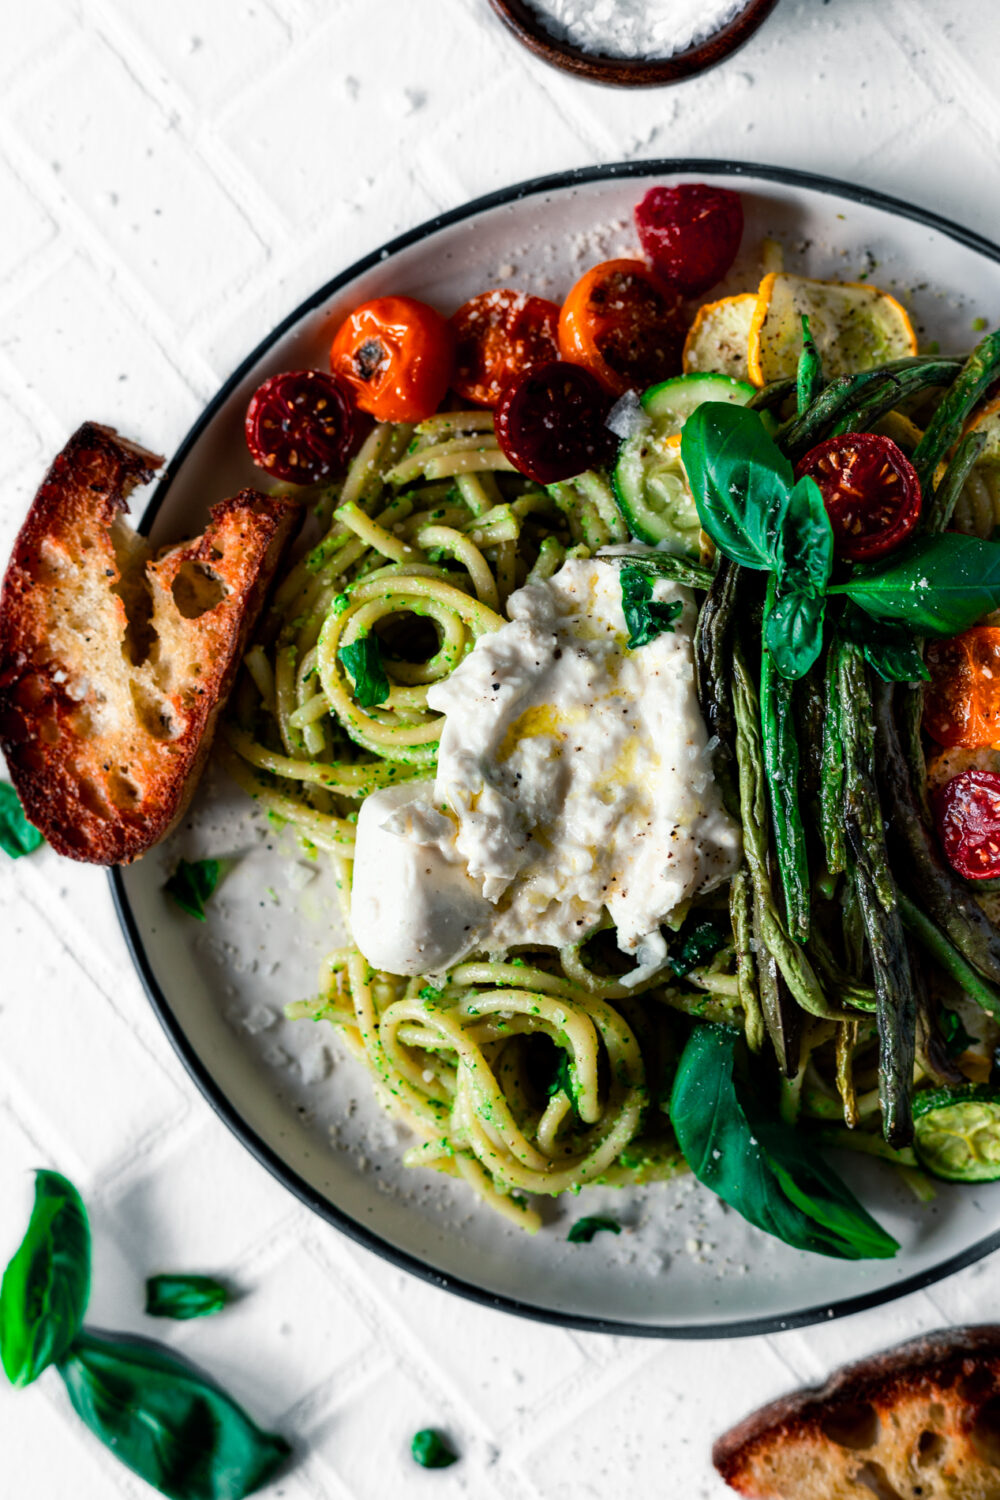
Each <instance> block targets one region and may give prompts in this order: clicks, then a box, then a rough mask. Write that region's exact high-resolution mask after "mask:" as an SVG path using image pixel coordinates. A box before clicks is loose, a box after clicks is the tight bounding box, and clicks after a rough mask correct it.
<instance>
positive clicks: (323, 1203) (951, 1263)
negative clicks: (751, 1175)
mask: <svg viewBox="0 0 1000 1500" xmlns="http://www.w3.org/2000/svg"><path fill="white" fill-rule="evenodd" d="M690 173H700V174H709V175H712V176H717V177H720V176H725V177H737V178H739V177H753V178H757V179H758V180H763V181H769V182H777V183H781V184H782V185H784V186H786V187H801V188H806V189H809V190H811V191H813V192H819V193H826V194H829V195H831V196H835V197H838V198H846V199H849V200H850V201H852V202H854V203H859V204H862V205H863V206H865V207H869V208H878V209H882V210H884V211H885V212H888V213H890V214H893V215H894V216H896V217H897V218H904V219H910V220H912V221H913V222H914V223H917V224H921V225H923V226H924V227H925V228H927V229H932V230H935V231H937V232H938V233H940V234H943V235H945V236H947V238H949V239H952V240H956V241H957V242H958V243H959V244H962V245H965V246H966V247H967V248H969V249H970V250H974V251H976V252H978V253H979V254H980V255H982V256H984V257H985V258H986V259H988V260H993V261H996V262H997V263H998V264H1000V246H998V245H995V244H994V243H993V242H992V241H991V240H988V239H986V238H985V237H984V236H983V235H980V234H976V233H975V232H974V231H973V230H970V229H966V228H964V227H963V226H962V225H960V224H956V223H954V222H953V221H952V220H950V219H946V218H943V217H942V216H941V215H940V214H936V213H932V212H931V211H930V210H928V209H922V208H917V207H915V206H914V205H913V204H911V203H906V202H905V201H903V200H902V199H899V198H893V197H890V196H889V195H888V194H886V193H880V192H876V191H875V190H874V189H869V188H863V187H858V186H855V185H854V184H852V183H846V182H841V181H839V180H838V179H837V178H835V177H824V176H820V175H818V174H816V173H813V172H802V171H797V170H796V169H794V168H791V167H771V166H760V165H758V164H756V163H754V162H740V161H713V160H711V159H701V158H691V159H687V158H685V159H677V160H655V161H627V162H610V163H607V164H606V165H603V166H593V167H578V168H574V169H571V170H569V171H565V172H556V173H553V174H551V175H550V176H546V177H533V178H529V179H528V180H527V181H525V182H519V183H516V184H514V186H512V187H508V188H501V189H500V190H499V191H497V192H493V193H487V194H485V195H484V196H483V197H481V198H475V199H473V200H472V201H471V202H469V203H467V204H465V205H463V206H462V207H461V208H454V209H450V210H449V211H448V212H447V213H443V214H439V215H438V216H437V217H436V218H433V219H428V220H427V221H426V222H425V223H423V224H420V225H418V226H417V228H415V229H411V230H408V231H407V232H406V233H405V234H401V235H399V236H397V238H396V239H393V240H390V241H389V242H388V243H387V244H385V245H384V246H381V247H379V248H378V249H377V250H374V251H372V252H371V254H369V255H366V256H364V257H362V259H360V260H358V261H355V262H354V264H353V265H351V266H349V267H348V268H347V269H346V270H345V271H341V272H340V274H339V275H337V276H334V277H333V278H332V279H331V280H330V281H328V282H326V283H325V284H324V285H323V286H321V287H320V288H319V290H318V291H316V292H314V293H313V294H312V295H311V296H310V297H307V298H306V299H305V301H304V302H302V303H300V304H299V306H298V307H296V308H295V309H294V311H293V312H291V313H289V314H288V316H287V317H286V318H284V319H283V320H282V322H280V323H279V324H278V325H277V326H276V327H275V328H274V329H272V331H271V332H270V333H269V334H268V335H267V337H266V338H264V339H262V340H261V342H260V343H259V344H258V345H257V347H256V348H255V349H254V350H253V351H252V352H251V353H250V354H248V355H247V357H246V359H244V360H243V362H242V363H241V364H240V365H239V366H238V368H237V369H236V370H235V371H234V372H233V374H232V375H230V377H229V379H228V380H227V381H226V382H225V384H224V385H223V386H222V387H221V388H220V390H219V391H218V392H217V393H216V395H215V396H214V397H213V399H212V400H211V401H210V402H209V403H208V405H207V406H206V407H205V409H204V411H203V412H202V414H201V416H200V417H199V418H198V420H197V421H196V422H195V424H194V426H193V427H192V428H191V429H190V431H189V432H188V434H187V436H186V437H185V438H184V440H183V442H182V443H181V445H180V447H179V448H178V449H177V452H176V453H175V454H174V456H173V457H172V459H171V460H170V462H169V464H168V465H167V467H166V469H165V471H164V473H163V477H162V478H161V479H160V481H159V483H158V485H157V487H156V489H155V490H154V492H153V494H152V496H151V498H150V501H149V504H148V505H147V507H146V510H145V512H144V514H143V517H142V521H141V523H140V525H141V529H142V530H143V531H148V529H149V527H150V526H151V524H152V522H153V520H154V518H155V516H156V515H157V512H158V511H159V509H160V506H161V505H162V504H163V501H164V500H165V499H166V496H167V494H168V492H169V490H170V487H171V485H172V483H173V481H174V479H175V478H176V476H177V474H178V473H179V471H180V469H181V467H182V465H183V464H184V462H185V460H186V458H187V455H188V454H189V452H190V451H191V449H192V447H193V446H194V444H195V443H196V442H197V440H198V438H199V437H200V436H201V434H202V432H203V431H204V430H205V428H206V427H207V426H208V424H209V423H210V422H211V421H212V419H213V418H214V417H215V415H216V413H217V412H218V411H219V409H220V407H221V406H222V405H223V404H224V403H225V402H226V401H227V400H228V398H229V396H230V394H231V392H232V391H233V390H234V389H235V388H236V387H237V386H238V385H239V384H240V382H241V381H242V380H243V379H244V378H245V377H246V375H247V374H248V372H249V371H250V370H252V369H253V367H254V365H256V364H257V362H258V360H260V359H261V358H262V357H263V356H264V355H265V354H266V353H267V352H268V350H269V349H271V348H272V347H273V345H274V344H275V343H276V342H277V341H278V340H279V339H280V338H281V337H282V336H283V335H284V334H285V333H287V332H288V330H289V329H290V328H292V327H294V325H295V324H297V323H298V322H299V321H300V319H302V318H303V317H304V316H305V315H306V314H307V313H310V312H312V311H314V310H315V309H316V308H317V307H319V306H320V305H321V304H322V303H324V302H326V301H327V300H328V299H329V298H330V297H331V296H332V295H333V294H334V293H335V292H337V291H339V290H340V289H341V287H344V286H346V285H348V284H349V283H350V282H352V281H354V280H355V279H356V278H357V277H359V276H361V275H362V274H363V273H364V272H365V271H367V270H369V269H371V267H373V266H376V265H379V264H380V263H381V262H383V261H385V260H387V259H389V258H391V257H392V256H393V255H395V254H397V253H398V252H399V251H401V250H404V249H406V248H407V246H409V245H413V244H416V243H417V241H419V240H422V239H426V238H427V237H428V236H429V235H432V234H435V233H437V231H438V230H441V229H445V228H447V227H449V226H450V225H452V224H459V223H461V222H462V221H463V220H464V219H470V218H473V217H475V215H476V214H480V213H484V212H487V211H488V210H490V209H493V208H500V207H503V206H504V205H505V204H509V203H515V202H518V201H520V200H521V199H524V198H534V197H537V196H539V195H542V194H545V193H546V192H561V191H563V190H565V189H566V188H574V187H583V186H586V185H588V184H590V183H594V182H603V181H606V180H607V179H610V178H629V177H650V176H656V177H671V176H676V175H678V174H685V175H686V174H690ZM109 879H110V882H111V892H112V898H113V900H114V904H115V910H116V912H117V915H118V921H119V923H120V924H121V928H122V932H123V934H124V936H125V941H126V943H127V945H128V949H129V952H130V954H131V957H132V961H133V963H134V964H135V967H136V970H137V972H138V974H139V977H140V979H141V980H142V983H143V986H144V987H145V990H146V993H147V995H148V996H149V1000H150V1003H151V1004H152V1007H153V1010H154V1011H155V1012H156V1015H157V1016H158V1018H159V1020H160V1023H161V1025H162V1026H163V1029H164V1030H165V1031H166V1033H167V1036H168V1038H169V1039H170V1042H171V1044H172V1045H173V1048H174V1050H175V1052H176V1053H177V1055H178V1056H179V1058H180V1059H181V1062H182V1063H183V1064H184V1066H185V1068H186V1069H187V1071H188V1073H189V1074H190V1075H191V1077H192V1078H193V1079H194V1081H195V1083H196V1084H197V1086H198V1088H199V1089H200V1090H201V1092H202V1094H203V1095H204V1097H205V1098H206V1099H207V1101H208V1103H209V1104H210V1105H211V1106H212V1108H213V1109H214V1111H215V1113H216V1114H217V1115H218V1116H219V1117H220V1118H221V1119H222V1120H223V1121H224V1122H225V1123H226V1124H227V1125H228V1126H229V1129H230V1130H231V1131H232V1132H233V1134H234V1135H235V1136H236V1137H237V1138H238V1139H239V1140H240V1141H241V1142H242V1143H243V1145H244V1146H245V1147H246V1148H247V1150H248V1151H250V1152H251V1154H252V1155H253V1156H255V1157H256V1158H257V1160H258V1161H259V1162H260V1163H261V1165H262V1166H264V1167H266V1168H267V1170H268V1171H269V1172H270V1173H271V1174H272V1176H274V1177H276V1178H277V1179H278V1181H279V1182H281V1183H282V1184H283V1185H284V1186H285V1187H286V1188H288V1190H289V1191H290V1192H291V1193H293V1194H294V1195H295V1197H296V1198H298V1199H299V1201H300V1202H301V1203H303V1204H305V1206H306V1207H307V1208H311V1209H312V1210H313V1212H314V1213H317V1214H319V1216H320V1217H321V1218H323V1219H325V1220H326V1221H327V1223H329V1224H332V1225H333V1226H334V1227H335V1228H336V1229H339V1230H341V1231H342V1232H343V1233H344V1234H346V1235H347V1236H348V1237H349V1238H350V1239H352V1240H354V1241H355V1242H356V1243H357V1244H359V1245H362V1246H363V1247H364V1248H365V1249H366V1250H372V1251H374V1252H375V1254H376V1255H380V1256H381V1257H382V1258H383V1259H384V1260H388V1261H390V1262H391V1263H392V1264H393V1265H395V1266H398V1267H399V1268H400V1269H401V1270H404V1271H409V1272H411V1273H412V1274H413V1275H414V1276H419V1277H421V1278H422V1279H423V1280H424V1281H427V1282H430V1284H431V1285H432V1286H437V1287H440V1288H442V1289H443V1290H445V1291H449V1292H454V1293H457V1294H458V1295H459V1296H462V1297H466V1298H468V1299H469V1300H470V1301H472V1302H478V1303H479V1304H480V1305H482V1306H484V1307H492V1308H495V1309H497V1310H498V1311H500V1312H507V1313H514V1314H516V1315H517V1316H518V1317H522V1318H530V1319H532V1320H534V1321H536V1322H540V1323H550V1324H554V1325H556V1326H559V1327H562V1328H577V1329H581V1330H583V1331H586V1332H590V1333H614V1334H625V1335H628V1336H630V1337H639V1338H670V1339H722V1338H739V1337H745V1336H749V1335H754V1334H764V1333H777V1332H780V1331H782V1330H784V1329H788V1328H804V1327H808V1326H809V1325H810V1324H812V1323H825V1322H829V1321H830V1320H831V1319H833V1318H838V1317H846V1316H848V1315H849V1314H851V1313H857V1312H863V1311H864V1310H865V1309H866V1308H870V1307H877V1306H879V1305H880V1304H882V1303H885V1302H892V1301H895V1300H896V1299H897V1298H898V1297H904V1296H907V1295H908V1294H909V1293H911V1292H916V1291H920V1290H922V1289H923V1288H924V1287H928V1286H932V1285H933V1284H934V1283H935V1282H937V1281H940V1280H942V1279H943V1278H944V1277H946V1276H950V1275H952V1274H954V1272H956V1271H961V1270H963V1269H964V1268H965V1267H966V1266H970V1265H973V1264H974V1263H975V1262H976V1261H978V1260H981V1259H982V1258H983V1256H985V1255H989V1254H990V1253H991V1252H992V1251H994V1250H997V1249H1000V1230H997V1231H996V1232H995V1233H993V1234H991V1235H987V1236H986V1238H985V1239H981V1240H978V1241H977V1242H976V1243H975V1244H974V1245H971V1246H970V1247H969V1248H968V1249H966V1250H963V1251H962V1252H961V1253H960V1254H958V1255H953V1256H951V1257H949V1258H948V1259H947V1260H945V1261H942V1262H941V1263H940V1264H939V1265H937V1266H934V1267H932V1268H931V1269H930V1270H928V1271H922V1272H920V1273H919V1274H918V1275H915V1276H910V1277H907V1278H904V1279H902V1280H900V1281H898V1282H895V1283H894V1284H893V1285H891V1286H888V1287H884V1288H881V1289H880V1290H878V1291H874V1292H868V1293H864V1294H862V1295H860V1296H855V1297H848V1298H845V1299H843V1300H841V1301H838V1302H835V1303H823V1304H820V1305H818V1306H814V1307H805V1308H799V1309H796V1310H795V1311H793V1312H789V1313H787V1314H785V1315H784V1316H773V1317H762V1318H746V1319H742V1318H741V1319H738V1320H730V1321H726V1322H719V1323H702V1324H698V1325H697V1326H694V1327H684V1326H679V1327H674V1326H671V1325H667V1324H655V1325H654V1324H647V1323H629V1322H619V1321H617V1320H616V1319H609V1318H600V1317H586V1316H584V1315H581V1314H574V1313H565V1312H559V1311H556V1310H554V1309H551V1308H547V1307H538V1306H535V1305H533V1304H532V1303H530V1302H522V1301H520V1300H519V1299H518V1298H516V1297H507V1296H504V1295H502V1294H500V1293H496V1292H489V1291H485V1290H484V1289H483V1288H482V1287H479V1286H476V1285H474V1284H473V1283H471V1282H468V1281H464V1280H462V1278H461V1277H458V1276H453V1275H451V1274H450V1273H448V1272H445V1271H436V1270H434V1269H433V1268H432V1267H431V1266H429V1265H427V1264H426V1263H425V1262H424V1261H422V1260H419V1259H417V1257H416V1256H413V1255H411V1254H409V1252H408V1251H406V1250H400V1249H398V1248H397V1247H396V1246H395V1245H392V1244H390V1243H389V1242H388V1241H387V1240H384V1239H382V1238H381V1236H379V1235H377V1234H375V1233H374V1232H373V1231H372V1230H370V1229H368V1228H366V1227H365V1225H364V1224H362V1223H360V1222H359V1221H358V1220H357V1219H353V1218H351V1216H350V1215H349V1214H347V1213H345V1212H344V1210H343V1209H340V1208H338V1207H337V1206H336V1205H335V1204H333V1203H331V1202H330V1201H329V1199H327V1198H326V1197H324V1196H323V1194H322V1193H319V1192H317V1190H316V1189H315V1188H313V1187H311V1186H310V1184H309V1183H308V1182H306V1181H305V1180H304V1179H303V1178H302V1177H300V1176H299V1175H298V1173H297V1172H295V1171H293V1170H292V1168H291V1167H289V1166H288V1164H287V1163H286V1162H284V1161H283V1160H282V1159H281V1157H280V1156H278V1154H277V1153H276V1152H275V1151H274V1150H272V1148H271V1147H270V1146H269V1145H268V1144H267V1142H266V1141H264V1140H262V1139H261V1137H260V1136H259V1135H258V1134H257V1133H256V1131H255V1130H253V1129H251V1127H250V1126H249V1125H248V1124H247V1123H246V1121H245V1120H244V1119H243V1118H242V1116H241V1115H240V1114H239V1112H238V1111H237V1109H236V1108H235V1106H234V1105H233V1104H232V1103H231V1101H230V1100H229V1099H228V1098H227V1097H226V1095H225V1093H224V1092H223V1090H222V1088H221V1087H220V1086H219V1084H218V1083H217V1082H216V1081H215V1079H214V1078H213V1076H212V1074H211V1073H210V1072H209V1070H208V1069H207V1068H206V1066H205V1065H204V1063H203V1062H202V1060H201V1058H200V1057H199V1056H198V1054H197V1052H196V1050H195V1048H194V1046H193V1045H192V1043H191V1042H190V1041H189V1039H188V1037H187V1034H186V1033H185V1031H184V1030H183V1028H182V1027H181V1025H180V1023H179V1021H178V1020H177V1017H176V1016H175V1015H174V1013H173V1011H172V1009H171V1007H170V1003H169V1001H168V1000H167V997H166V995H165V994H164V993H163V991H162V989H161V988H160V985H159V981H158V980H157V978H156V975H155V973H154V972H153V968H152V965H151V964H150V961H149V958H148V956H147V954H146V950H145V946H144V943H143V938H142V934H141V932H140V931H139V927H138V924H137V922H136V920H135V916H134V913H133V911H132V907H131V904H130V902H129V898H128V893H127V891H126V889H125V883H124V879H123V877H122V872H121V870H120V869H113V870H111V871H110V872H109Z"/></svg>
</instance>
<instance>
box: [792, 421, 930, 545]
mask: <svg viewBox="0 0 1000 1500" xmlns="http://www.w3.org/2000/svg"><path fill="white" fill-rule="evenodd" d="M803 474H809V475H810V476H811V477H812V478H813V479H815V481H816V483H817V484H818V485H819V487H820V490H821V491H822V494H823V501H824V503H825V505H826V513H827V515H828V516H829V517H830V525H831V526H832V527H833V537H834V542H835V544H836V549H837V554H838V556H840V557H846V558H848V559H849V560H850V561H851V562H871V561H872V560H873V559H874V558H876V557H884V556H885V554H886V553H887V552H893V551H895V549H896V548H897V547H899V546H900V545H901V544H902V543H903V542H905V540H906V538H907V537H908V536H909V535H910V533H911V531H913V529H914V527H915V526H916V524H917V522H918V521H919V519H920V505H921V499H920V480H919V479H918V478H917V474H916V470H915V469H914V467H913V465H912V464H911V463H910V460H909V459H908V458H907V457H906V454H905V453H904V452H903V450H902V449H901V448H899V447H897V446H896V444H895V443H894V442H893V441H892V439H891V438H887V437H883V436H882V435H881V434H880V433H877V432H845V433H843V434H842V435H841V436H840V437H832V438H827V439H826V441H825V442H823V443H818V444H817V445H816V447H815V448H810V450H809V452H808V453H807V454H806V455H805V457H804V458H803V459H802V460H801V461H800V462H799V464H798V466H797V468H796V470H795V477H796V479H801V477H802V475H803Z"/></svg>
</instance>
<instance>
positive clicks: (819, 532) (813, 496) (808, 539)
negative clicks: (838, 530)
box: [778, 474, 833, 595]
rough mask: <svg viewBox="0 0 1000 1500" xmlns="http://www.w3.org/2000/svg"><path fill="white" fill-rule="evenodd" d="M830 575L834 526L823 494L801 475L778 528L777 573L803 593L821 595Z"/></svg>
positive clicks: (812, 480)
mask: <svg viewBox="0 0 1000 1500" xmlns="http://www.w3.org/2000/svg"><path fill="white" fill-rule="evenodd" d="M832 572H833V527H832V526H831V525H830V517H829V515H828V514H827V509H826V506H825V504H824V503H823V492H822V490H821V489H820V487H819V485H818V484H817V483H816V481H815V479H813V478H812V477H811V476H810V475H809V474H803V476H802V478H801V479H800V480H799V481H798V483H797V484H796V485H795V488H794V489H793V490H792V493H791V494H790V495H789V497H788V509H787V511H786V512H785V521H784V525H783V526H782V528H781V555H780V558H779V566H778V574H779V577H780V580H781V584H782V586H785V585H786V584H788V585H789V586H791V587H794V588H796V589H798V590H800V591H801V592H802V593H807V594H808V593H812V594H816V595H819V594H824V593H825V592H826V587H827V584H828V583H829V582H830V575H831V573H832Z"/></svg>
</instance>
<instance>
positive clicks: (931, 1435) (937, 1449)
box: [917, 1428, 945, 1465]
mask: <svg viewBox="0 0 1000 1500" xmlns="http://www.w3.org/2000/svg"><path fill="white" fill-rule="evenodd" d="M944 1450H945V1441H944V1438H943V1437H942V1436H941V1434H940V1433H939V1432H931V1430H930V1429H929V1428H928V1429H927V1430H926V1431H924V1432H922V1433H921V1434H920V1438H919V1440H918V1442H917V1463H918V1464H921V1465H923V1464H933V1463H937V1461H938V1459H939V1458H940V1457H941V1455H942V1454H943V1453H944Z"/></svg>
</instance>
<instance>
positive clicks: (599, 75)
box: [490, 0, 778, 88]
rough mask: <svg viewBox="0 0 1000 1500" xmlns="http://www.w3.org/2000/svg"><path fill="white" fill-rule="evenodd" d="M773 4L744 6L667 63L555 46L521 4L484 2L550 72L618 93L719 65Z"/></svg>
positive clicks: (758, 1)
mask: <svg viewBox="0 0 1000 1500" xmlns="http://www.w3.org/2000/svg"><path fill="white" fill-rule="evenodd" d="M777 3H778V0H749V4H748V5H746V6H745V8H744V9H743V10H741V11H740V13H739V15H738V16H736V17H735V18H734V19H733V20H732V21H729V22H728V23H727V24H726V25H725V26H721V27H720V28H719V30H718V31H715V32H713V33H712V35H711V36H710V37H708V38H707V40H705V41H704V42H699V43H698V44H697V46H695V47H688V48H687V50H686V51H685V52H677V53H675V54H674V56H673V57H652V58H642V57H635V58H632V57H605V56H602V55H601V54H600V53H598V52H585V51H584V49H583V48H582V47H574V46H572V45H571V44H570V43H569V42H560V41H557V39H556V38H555V37H554V36H552V35H551V33H550V32H549V31H547V30H546V28H545V23H544V21H543V20H542V18H541V16H540V15H539V14H538V12H537V11H535V10H534V9H533V8H532V7H531V6H530V5H529V4H527V3H526V0H490V4H491V5H492V7H493V9H494V10H495V11H496V13H497V15H498V16H499V17H500V19H501V21H503V22H504V24H505V25H506V26H507V27H508V28H509V29H510V30H511V31H512V32H513V33H514V35H515V36H516V37H517V39H518V41H520V42H523V43H524V45H525V46H526V47H527V48H528V50H529V51H530V52H533V53H534V54H535V56H536V57H540V58H541V59H542V61H543V62H547V63H549V64H551V66H552V67H553V68H561V69H562V71H563V72H564V73H572V74H573V76H574V77H575V78H584V79H586V80H587V82H588V83H609V84H613V85H615V86H617V87H618V88H651V87H653V86H654V85H657V84H665V83H680V81H681V80H682V79H683V78H691V77H693V75H694V74H695V73H704V72H705V70H706V69H707V68H714V67H715V65H716V64H717V63H720V62H723V61H724V60H725V58H727V57H729V55H730V53H733V52H735V51H737V49H738V48H740V47H742V46H743V44H744V42H748V41H749V40H750V38H751V37H752V36H753V34H754V32H755V31H756V30H757V28H758V27H759V26H760V25H762V24H763V22H764V21H765V20H766V19H767V17H768V16H769V15H770V13H771V11H772V10H773V9H774V7H775V6H776V5H777Z"/></svg>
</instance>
